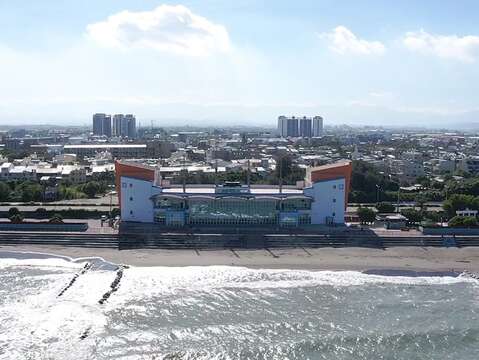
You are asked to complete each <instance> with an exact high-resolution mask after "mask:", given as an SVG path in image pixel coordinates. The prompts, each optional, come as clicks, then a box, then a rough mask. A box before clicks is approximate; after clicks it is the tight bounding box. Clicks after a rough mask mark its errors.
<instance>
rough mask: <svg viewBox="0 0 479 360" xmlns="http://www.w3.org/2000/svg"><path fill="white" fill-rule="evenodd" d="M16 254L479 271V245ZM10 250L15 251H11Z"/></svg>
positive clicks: (157, 262) (153, 262) (133, 261)
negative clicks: (458, 246)
mask: <svg viewBox="0 0 479 360" xmlns="http://www.w3.org/2000/svg"><path fill="white" fill-rule="evenodd" d="M13 253H17V254H18V255H20V253H23V255H21V256H22V257H23V258H28V257H29V256H33V255H29V254H33V253H36V254H37V255H39V254H41V256H42V257H46V258H48V257H58V256H59V257H68V258H70V259H73V260H75V259H79V258H80V259H81V258H101V259H103V260H105V261H107V262H110V263H113V264H126V265H130V266H136V267H150V266H178V267H183V266H214V265H224V266H241V267H248V268H254V269H303V270H337V271H340V270H354V271H363V272H374V271H386V270H387V271H405V270H407V271H411V272H449V273H461V272H462V271H464V270H467V271H471V272H479V247H468V248H432V247H430V248H423V247H421V248H420V247H393V248H387V249H384V250H383V249H372V248H354V247H351V248H293V249H282V248H277V249H255V250H251V249H232V250H228V249H221V250H162V249H135V250H121V251H119V250H116V249H111V248H85V247H65V246H55V245H45V246H33V245H25V246H0V257H3V258H5V257H13V256H15V255H14V254H13ZM9 254H10V255H9Z"/></svg>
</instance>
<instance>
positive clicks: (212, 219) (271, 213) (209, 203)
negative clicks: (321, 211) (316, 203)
mask: <svg viewBox="0 0 479 360" xmlns="http://www.w3.org/2000/svg"><path fill="white" fill-rule="evenodd" d="M153 201H154V204H155V222H156V223H159V224H166V225H168V226H183V225H185V224H190V225H230V226H235V225H276V224H278V225H280V226H288V227H290V226H298V225H306V224H310V223H311V217H310V214H309V212H308V210H310V209H311V201H312V200H311V199H310V198H307V197H304V196H291V197H285V198H279V197H273V196H271V197H269V196H264V197H261V196H258V197H241V196H222V197H217V196H201V195H199V196H185V197H184V198H183V197H181V196H178V195H157V196H155V197H154V198H153Z"/></svg>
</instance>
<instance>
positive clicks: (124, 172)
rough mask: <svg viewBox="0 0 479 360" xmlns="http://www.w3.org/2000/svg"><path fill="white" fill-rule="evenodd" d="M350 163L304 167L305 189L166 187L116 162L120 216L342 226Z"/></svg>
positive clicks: (193, 222)
mask: <svg viewBox="0 0 479 360" xmlns="http://www.w3.org/2000/svg"><path fill="white" fill-rule="evenodd" d="M351 169H352V166H351V163H350V162H342V163H337V164H331V165H325V166H318V167H314V168H308V169H307V174H306V179H305V187H304V188H297V187H295V186H269V185H267V186H260V185H258V186H247V185H240V184H239V183H226V184H222V185H218V186H214V185H196V186H193V185H188V186H185V187H183V186H181V185H180V186H178V185H171V186H165V183H164V182H162V180H161V178H162V176H161V173H160V171H159V170H157V169H155V168H152V167H148V166H144V165H139V164H135V163H126V162H117V163H116V183H117V190H118V194H119V200H120V207H121V218H122V221H127V222H141V223H156V224H158V225H161V226H166V227H184V226H202V225H207V226H222V227H225V226H226V227H227V226H235V227H237V226H280V227H302V226H308V225H325V224H343V223H344V212H345V208H346V205H347V194H348V190H349V181H350V177H351Z"/></svg>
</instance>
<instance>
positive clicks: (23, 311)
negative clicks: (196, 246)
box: [0, 258, 479, 360]
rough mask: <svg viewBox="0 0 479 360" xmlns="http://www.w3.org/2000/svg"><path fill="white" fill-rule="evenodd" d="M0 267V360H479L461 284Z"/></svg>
mask: <svg viewBox="0 0 479 360" xmlns="http://www.w3.org/2000/svg"><path fill="white" fill-rule="evenodd" d="M84 263H85V261H81V260H80V261H76V262H71V261H68V260H66V259H10V258H3V259H0V359H8V360H10V359H78V360H81V359H169V360H171V359H409V360H410V359H474V360H477V359H479V284H478V282H477V280H474V279H470V278H467V277H464V276H459V277H448V276H434V277H422V276H421V277H407V276H381V275H367V274H363V273H360V272H353V271H340V272H333V271H298V270H252V269H247V268H238V267H226V266H212V267H178V268H167V267H152V268H134V267H130V268H128V269H125V270H124V272H123V277H122V278H121V280H120V284H119V287H118V290H117V291H115V292H113V293H112V294H111V296H110V297H109V298H108V299H107V301H106V302H105V303H104V304H102V305H101V304H99V303H98V301H99V300H100V299H101V298H102V296H103V294H104V293H105V292H107V291H109V290H110V289H111V288H110V284H111V283H112V282H113V281H114V279H115V278H116V276H117V272H116V271H115V267H114V266H111V265H110V264H102V263H101V262H98V261H97V262H95V264H94V266H93V267H92V269H90V270H88V271H86V272H84V273H83V274H81V275H79V276H77V277H76V281H74V283H73V284H72V285H71V286H70V287H69V288H68V289H67V290H66V291H65V292H64V293H63V295H62V296H60V297H58V294H59V293H60V292H61V291H62V290H63V289H64V288H65V287H66V286H67V285H68V284H69V283H70V282H71V280H72V279H73V278H74V277H75V274H78V273H79V272H81V269H82V268H83V266H84Z"/></svg>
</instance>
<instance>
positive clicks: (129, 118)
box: [125, 114, 136, 138]
mask: <svg viewBox="0 0 479 360" xmlns="http://www.w3.org/2000/svg"><path fill="white" fill-rule="evenodd" d="M125 119H126V123H127V132H128V135H127V136H128V137H129V138H136V118H135V116H134V115H132V114H126V115H125Z"/></svg>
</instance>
